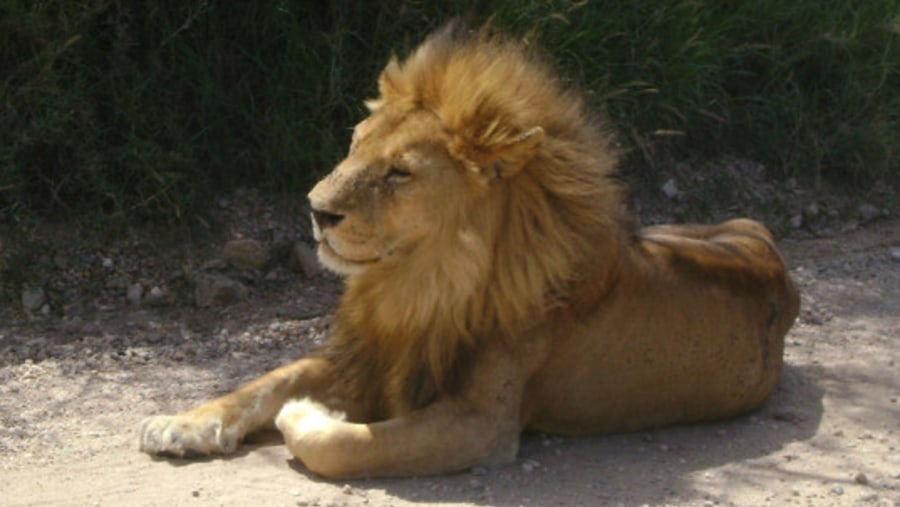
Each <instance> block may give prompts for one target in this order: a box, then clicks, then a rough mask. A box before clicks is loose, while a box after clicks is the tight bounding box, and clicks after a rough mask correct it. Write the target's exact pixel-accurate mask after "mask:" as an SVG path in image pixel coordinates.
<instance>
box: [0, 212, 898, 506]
mask: <svg viewBox="0 0 900 507" xmlns="http://www.w3.org/2000/svg"><path fill="white" fill-rule="evenodd" d="M782 247H783V248H784V250H785V252H786V255H787V257H788V259H789V262H790V264H791V265H792V266H793V267H794V269H793V273H794V276H795V277H796V279H797V281H798V283H799V285H800V287H801V290H802V292H803V297H804V310H803V314H802V316H801V319H800V320H799V321H798V323H797V325H796V327H795V328H794V330H793V331H792V332H791V334H790V335H789V337H788V344H787V352H786V354H787V368H786V370H785V372H784V375H783V379H782V382H781V384H780V386H779V388H778V391H777V393H776V394H775V396H774V397H773V398H772V399H771V400H770V401H769V402H768V403H767V404H766V405H765V406H764V407H763V408H762V409H760V410H758V411H757V412H755V413H753V414H750V415H747V416H745V417H741V418H738V419H735V420H731V421H726V422H721V423H716V424H709V425H697V426H688V427H678V428H669V429H662V430H657V431H650V432H641V433H635V434H628V435H617V436H611V437H603V438H584V439H574V438H556V437H548V436H542V435H530V436H526V437H524V439H523V446H522V450H521V452H520V457H519V460H518V461H517V462H516V463H514V464H511V465H508V466H505V467H502V468H499V469H495V470H482V469H476V470H474V471H472V472H470V473H463V474H458V475H453V476H448V477H437V478H417V479H404V480H369V481H356V482H352V483H350V484H347V485H345V484H333V483H328V482H325V481H322V480H320V479H318V478H316V477H314V476H311V475H309V474H308V473H306V472H305V471H304V470H303V469H302V466H300V465H297V464H295V463H294V462H292V461H291V460H290V459H289V455H288V453H287V451H286V450H285V449H284V447H283V446H282V445H280V444H279V442H278V441H277V437H276V438H272V436H271V435H270V436H268V437H265V436H264V437H263V438H261V439H258V440H257V441H255V442H253V443H252V444H251V445H249V446H246V447H244V448H243V451H242V452H241V453H240V454H238V455H237V456H234V457H231V458H228V459H215V460H209V461H201V462H187V461H178V460H173V461H166V460H154V459H151V458H150V457H148V456H144V455H142V454H140V453H138V452H137V450H136V438H137V435H136V429H137V425H138V423H139V422H140V420H141V419H142V418H143V417H144V416H146V415H149V414H153V413H161V412H171V411H175V410H179V409H182V408H186V407H189V406H191V405H193V404H195V403H197V402H198V401H201V400H203V399H205V398H208V397H209V396H211V395H215V394H218V393H220V392H224V391H227V390H228V389H229V388H231V387H233V386H234V385H235V384H237V383H239V382H241V381H243V380H246V379H249V378H251V377H253V376H255V375H257V374H259V373H261V372H263V371H264V370H266V369H267V368H270V367H272V366H275V365H277V364H278V363H279V362H280V361H279V358H282V357H283V358H285V360H287V359H288V358H291V357H295V356H296V355H299V354H301V353H302V352H303V351H304V350H306V349H308V348H309V347H310V346H311V345H312V344H313V343H314V342H315V341H316V340H318V339H320V338H321V336H322V334H323V333H324V332H325V328H326V327H327V325H328V323H327V319H324V318H313V319H308V320H294V319H290V318H287V317H285V315H288V316H290V315H298V314H304V315H309V312H310V311H312V310H311V309H310V308H307V309H304V308H297V307H296V303H291V302H290V301H292V300H293V301H310V300H311V299H315V298H314V295H315V294H316V291H317V290H319V289H320V288H319V287H315V286H312V287H310V286H305V287H296V288H292V289H290V290H289V291H288V292H287V293H280V294H278V295H277V296H278V298H279V299H278V300H274V299H272V300H265V299H264V298H263V299H259V298H257V299H252V300H250V301H247V302H245V303H241V304H239V305H234V306H233V307H229V308H227V309H226V310H220V311H215V310H204V311H199V310H184V311H178V310H167V311H163V310H152V309H151V310H147V309H137V310H128V311H124V310H123V311H121V312H112V313H113V314H110V315H101V316H99V317H98V321H97V322H98V325H97V326H94V327H92V328H79V329H74V330H73V329H69V328H66V327H65V326H64V325H63V324H60V323H54V322H47V321H40V322H6V323H3V322H0V470H2V472H0V505H4V506H18V505H129V506H131V505H165V506H171V505H187V506H201V505H202V506H205V505H273V506H278V505H283V506H295V505H310V506H313V505H318V506H357V505H375V506H389V505H392V506H397V507H399V506H405V505H414V504H416V505H423V504H426V505H427V504H440V505H445V506H457V505H461V506H472V505H499V506H518V505H524V506H553V505H565V506H569V505H624V506H632V505H634V506H638V505H697V506H714V505H739V506H751V505H752V506H757V505H773V506H781V505H803V506H806V505H815V506H829V505H835V506H838V505H841V506H843V505H862V506H868V505H872V506H892V505H900V403H898V398H900V375H898V369H900V368H898V361H900V261H898V260H897V259H895V258H893V257H892V255H891V252H890V249H891V247H900V221H896V220H895V221H890V222H881V223H876V224H873V225H870V226H869V227H866V228H865V229H862V230H858V231H855V232H851V233H846V234H842V235H839V236H836V237H833V238H827V239H813V240H797V241H791V240H786V241H784V242H783V243H782ZM321 283H326V284H328V283H330V284H333V281H328V280H324V281H322V282H321ZM292 291H293V292H292ZM304 291H306V292H304ZM332 292H333V291H332ZM332 292H329V291H325V293H326V294H328V296H327V297H324V298H322V299H324V301H317V303H318V306H316V305H313V307H314V308H313V309H319V312H321V308H322V307H327V306H328V304H330V301H331V300H333V295H332ZM284 298H287V299H284ZM291 298H295V299H291ZM329 298H330V299H329ZM285 301H288V302H285ZM292 304H293V305H295V306H293V307H292V306H291V305H292ZM311 308H312V307H311ZM51 320H52V319H51Z"/></svg>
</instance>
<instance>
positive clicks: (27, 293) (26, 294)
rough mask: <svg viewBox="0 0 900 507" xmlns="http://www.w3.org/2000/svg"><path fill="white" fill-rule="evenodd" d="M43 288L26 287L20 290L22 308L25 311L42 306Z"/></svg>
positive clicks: (38, 308) (34, 309) (35, 309)
mask: <svg viewBox="0 0 900 507" xmlns="http://www.w3.org/2000/svg"><path fill="white" fill-rule="evenodd" d="M45 298H46V295H45V294H44V289H42V288H40V287H26V288H25V289H24V290H23V291H22V309H23V310H25V311H26V312H29V313H30V312H35V311H38V310H40V308H41V307H42V306H44V299H45Z"/></svg>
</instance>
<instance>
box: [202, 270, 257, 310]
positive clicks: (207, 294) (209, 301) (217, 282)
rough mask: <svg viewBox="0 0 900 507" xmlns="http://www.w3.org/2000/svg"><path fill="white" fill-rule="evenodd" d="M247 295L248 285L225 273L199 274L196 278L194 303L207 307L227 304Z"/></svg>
mask: <svg viewBox="0 0 900 507" xmlns="http://www.w3.org/2000/svg"><path fill="white" fill-rule="evenodd" d="M245 297H247V287H245V286H244V285H243V284H242V283H240V282H236V281H234V280H232V279H230V278H228V277H227V276H223V275H199V276H197V277H196V278H195V279H194V303H195V304H196V305H197V306H199V307H201V308H206V307H210V306H225V305H229V304H231V303H234V302H237V301H240V300H242V299H244V298H245Z"/></svg>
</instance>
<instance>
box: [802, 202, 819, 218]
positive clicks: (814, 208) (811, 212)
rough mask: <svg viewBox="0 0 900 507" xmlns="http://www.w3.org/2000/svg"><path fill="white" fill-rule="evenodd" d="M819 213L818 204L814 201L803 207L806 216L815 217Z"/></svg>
mask: <svg viewBox="0 0 900 507" xmlns="http://www.w3.org/2000/svg"><path fill="white" fill-rule="evenodd" d="M819 213H820V210H819V204H818V203H815V202H814V203H811V204H810V205H809V206H807V207H805V208H803V214H804V215H805V216H806V217H807V218H816V217H817V216H819Z"/></svg>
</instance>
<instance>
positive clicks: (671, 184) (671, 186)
mask: <svg viewBox="0 0 900 507" xmlns="http://www.w3.org/2000/svg"><path fill="white" fill-rule="evenodd" d="M660 190H662V192H663V193H664V194H666V197H668V198H669V199H675V198H676V197H678V196H679V195H680V194H681V191H680V190H678V185H676V184H675V180H674V179H669V180H668V181H666V182H665V183H664V184H663V186H662V187H660Z"/></svg>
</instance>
